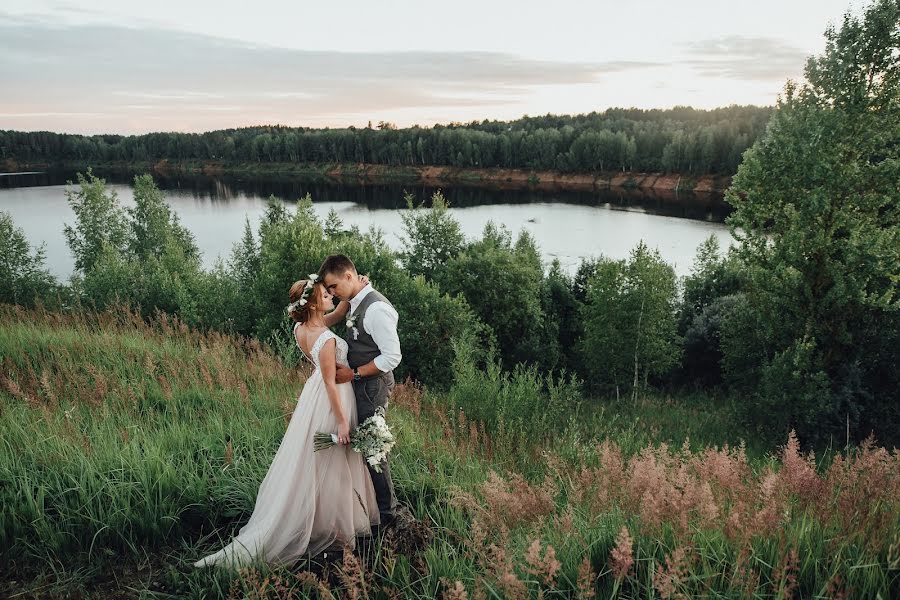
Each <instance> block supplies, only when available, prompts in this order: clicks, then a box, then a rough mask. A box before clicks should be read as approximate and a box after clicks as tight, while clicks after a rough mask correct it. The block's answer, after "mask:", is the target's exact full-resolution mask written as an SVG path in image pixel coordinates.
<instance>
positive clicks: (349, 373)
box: [334, 365, 353, 383]
mask: <svg viewBox="0 0 900 600" xmlns="http://www.w3.org/2000/svg"><path fill="white" fill-rule="evenodd" d="M351 379H353V369H351V368H350V367H345V366H344V365H335V370H334V382H335V383H347V382H348V381H350V380H351Z"/></svg>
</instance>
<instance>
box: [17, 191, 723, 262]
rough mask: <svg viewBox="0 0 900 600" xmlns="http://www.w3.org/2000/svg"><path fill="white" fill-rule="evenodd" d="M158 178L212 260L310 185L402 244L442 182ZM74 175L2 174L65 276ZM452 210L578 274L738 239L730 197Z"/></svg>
mask: <svg viewBox="0 0 900 600" xmlns="http://www.w3.org/2000/svg"><path fill="white" fill-rule="evenodd" d="M103 176H104V177H105V178H106V179H107V181H108V182H110V183H109V185H108V187H109V188H110V189H112V190H114V191H115V192H116V193H117V194H118V196H119V199H120V201H121V203H122V205H123V206H133V204H134V201H133V196H132V191H131V188H130V186H129V185H128V183H127V182H128V181H130V179H131V176H130V175H129V174H106V173H104V174H103ZM154 178H155V179H156V180H157V182H158V183H159V185H160V188H162V189H164V190H165V192H166V198H167V200H168V201H169V204H170V206H171V207H172V208H173V210H174V211H175V212H176V213H177V214H178V216H179V218H180V219H181V222H182V223H183V224H184V225H185V226H186V227H187V228H188V229H189V230H190V231H191V232H192V233H193V234H194V236H195V239H196V241H197V244H198V246H199V247H200V250H201V251H202V252H203V261H204V265H205V266H206V267H207V268H208V267H211V266H212V265H213V264H214V262H215V260H216V258H217V257H219V256H221V257H223V258H226V259H227V258H228V256H229V255H230V252H231V248H232V245H233V244H234V242H236V241H237V240H238V239H240V237H241V234H242V232H243V225H244V220H245V218H246V219H249V220H250V223H251V225H252V226H253V228H254V231H256V230H257V227H258V223H259V220H260V219H261V217H262V215H263V212H264V210H265V206H266V201H267V198H268V197H269V196H270V195H275V196H277V197H279V198H282V199H287V200H288V201H289V202H290V203H291V204H293V202H294V200H296V199H297V198H300V197H302V196H304V195H306V194H307V193H309V194H310V195H311V196H312V199H313V203H314V204H313V206H314V209H315V212H316V213H317V214H318V215H320V216H321V217H324V216H325V215H327V214H328V212H329V210H331V209H334V210H335V211H336V212H337V213H338V215H339V216H340V217H341V219H343V221H344V225H345V226H346V227H350V226H351V225H357V226H359V227H360V228H361V229H363V230H367V229H368V228H369V227H377V228H380V229H381V230H382V231H383V232H384V235H385V240H386V241H387V243H388V244H389V245H390V246H391V247H392V248H395V249H399V247H400V237H399V236H400V235H401V234H402V221H401V219H400V214H401V213H402V212H403V211H404V210H405V208H403V207H405V206H406V203H405V201H404V192H408V193H410V194H412V195H413V196H414V197H415V198H416V202H417V203H418V202H421V201H423V200H425V199H427V198H430V197H431V194H432V193H433V192H434V191H435V188H432V187H428V186H421V185H417V184H416V185H409V184H406V185H404V184H390V185H366V186H361V185H348V184H339V183H332V182H313V183H310V182H304V181H299V180H297V179H296V178H287V177H281V178H278V177H268V176H267V177H266V178H264V179H259V178H241V177H231V176H230V177H204V176H196V177H195V176H184V175H181V176H177V177H175V176H173V177H158V176H157V175H154ZM67 179H74V175H73V174H71V173H67V174H62V173H42V174H32V175H22V176H6V177H0V210H4V211H7V212H9V213H11V215H12V217H13V220H14V221H15V223H16V225H17V226H18V227H21V228H22V229H23V230H24V231H25V233H26V235H27V236H28V238H29V241H30V242H31V243H32V245H35V244H39V243H41V242H44V243H46V253H47V266H48V267H49V269H50V271H51V272H52V273H53V274H54V275H56V276H57V277H60V278H67V277H68V276H69V275H70V274H71V273H72V270H73V268H74V260H73V258H72V256H71V254H70V253H69V249H68V247H67V246H66V244H65V239H64V237H63V225H64V224H65V223H69V224H72V223H73V222H74V214H73V213H72V211H71V209H70V208H69V206H68V203H67V201H66V197H65V194H64V190H65V189H66V186H65V185H63V184H64V182H65V181H66V180H67ZM443 192H444V194H445V196H446V197H447V198H448V199H449V200H450V204H451V209H450V211H451V213H452V214H453V216H454V217H455V218H456V219H457V220H458V221H459V223H460V226H461V228H462V230H463V233H464V234H465V235H466V236H467V237H469V238H472V237H480V235H481V232H482V230H483V229H484V225H485V223H487V221H489V220H492V221H494V222H495V223H502V224H503V225H506V226H507V227H508V228H509V229H510V230H511V231H512V232H513V234H514V235H516V234H518V233H519V232H520V231H522V230H527V231H529V232H530V233H531V234H532V235H533V236H534V238H535V240H536V241H537V243H538V245H539V247H540V249H541V251H542V252H543V254H544V259H545V260H546V261H547V262H548V263H549V262H550V261H551V260H553V259H554V258H556V259H559V261H560V263H561V264H562V266H563V267H564V268H565V269H566V270H567V271H569V272H574V271H575V269H576V268H577V266H578V263H579V262H580V261H581V259H582V258H583V257H586V256H596V255H599V254H603V255H606V256H610V257H613V258H625V257H627V256H628V253H629V251H630V250H631V249H632V248H633V247H634V246H635V245H636V244H637V243H638V242H639V241H640V240H644V241H645V242H646V243H647V244H648V245H649V246H650V247H655V248H658V249H659V251H660V253H661V254H662V256H663V258H664V259H665V260H667V261H669V262H670V263H672V264H673V265H674V267H675V269H676V271H677V272H678V273H679V274H681V275H684V274H687V273H688V272H689V270H690V266H691V264H692V262H693V259H694V254H695V252H696V248H697V246H698V245H699V244H700V243H701V242H702V241H703V240H704V239H706V238H707V237H708V236H709V235H710V234H713V235H716V236H717V237H718V238H719V240H720V242H721V243H722V245H723V247H724V246H727V245H728V244H730V243H731V241H732V238H731V236H730V234H729V232H728V229H727V227H726V226H725V225H723V224H722V223H721V220H722V219H723V218H724V216H725V215H726V214H727V207H726V206H725V205H724V203H723V202H722V201H721V197H708V198H707V197H698V196H691V195H679V196H675V195H674V194H670V195H668V196H660V195H648V194H641V193H639V192H635V191H624V190H622V191H615V192H611V191H604V192H602V193H598V192H549V191H531V190H527V191H511V190H486V189H476V188H460V187H455V188H446V189H444V190H443Z"/></svg>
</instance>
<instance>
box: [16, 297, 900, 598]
mask: <svg viewBox="0 0 900 600" xmlns="http://www.w3.org/2000/svg"><path fill="white" fill-rule="evenodd" d="M0 355H2V372H0V440H2V442H0V443H2V451H0V562H2V564H4V565H6V568H5V571H4V573H3V575H2V576H0V591H2V592H9V594H10V595H12V594H13V593H24V596H22V597H27V596H28V595H29V594H31V595H33V596H45V595H50V596H54V595H56V596H60V597H63V596H66V595H72V594H75V595H86V596H90V595H92V594H93V595H95V596H96V597H103V596H104V593H105V592H104V591H102V590H103V589H107V588H103V587H102V585H100V583H98V582H100V581H101V580H102V578H103V574H105V573H109V572H112V573H118V575H117V577H119V578H120V581H119V583H118V584H117V585H125V586H129V587H131V588H133V589H134V590H137V591H136V592H135V594H137V593H144V594H149V595H157V596H158V597H175V596H177V597H197V598H200V597H273V598H274V597H285V598H286V597H296V596H298V595H311V596H319V597H329V596H333V597H339V596H343V595H347V596H350V597H353V596H354V595H356V597H421V598H425V597H428V598H431V597H436V596H444V597H448V598H467V597H472V598H476V597H510V598H515V597H538V596H551V597H582V598H594V597H597V598H599V597H626V598H628V597H635V598H636V597H662V598H673V597H700V596H703V597H720V596H721V597H750V598H787V597H802V598H813V597H821V598H825V597H833V598H836V597H878V596H879V595H880V596H881V597H883V598H887V597H890V596H891V595H892V594H894V595H896V593H897V592H898V573H900V516H898V513H900V511H898V510H897V509H898V505H897V504H898V498H900V468H898V467H900V456H898V453H897V452H896V451H894V452H888V451H887V450H885V449H883V448H879V447H878V446H876V445H875V444H874V443H870V444H866V445H863V446H861V447H859V448H856V449H852V450H849V451H847V452H845V453H837V454H834V455H833V456H832V457H831V458H830V459H829V460H828V461H827V464H825V463H823V462H822V461H820V462H819V463H818V464H817V463H816V461H815V459H813V458H812V457H811V456H808V455H804V454H802V453H801V452H800V450H799V448H798V447H797V444H796V440H794V439H793V438H789V439H788V440H787V441H786V444H785V446H784V447H783V448H781V449H779V450H778V451H777V452H774V453H766V452H764V449H762V448H757V447H755V446H754V445H753V443H752V440H748V444H746V445H744V444H741V441H742V440H744V439H746V438H745V435H744V433H743V432H742V431H740V430H738V429H735V428H733V427H732V426H731V425H730V423H729V421H728V418H727V411H724V412H723V410H722V405H721V404H715V405H709V404H704V402H703V399H700V398H691V399H687V400H683V399H669V398H655V399H645V400H644V401H642V402H640V403H638V404H632V403H630V402H629V403H626V404H622V405H619V404H617V403H615V402H613V401H600V402H598V401H594V400H590V399H585V398H583V397H582V395H581V392H580V388H579V386H578V385H577V382H572V381H571V380H567V379H565V378H563V379H558V380H555V381H553V382H546V381H543V380H542V379H540V378H539V377H537V376H536V374H535V373H534V372H531V371H528V370H520V371H517V372H515V373H512V374H504V373H502V372H500V371H499V370H496V369H487V370H478V369H467V368H466V367H465V365H464V364H462V363H461V364H460V365H459V369H458V370H459V380H458V382H457V384H456V386H454V388H452V389H451V390H450V391H449V392H447V393H432V392H430V391H427V390H423V389H421V388H420V387H418V386H416V385H413V384H410V383H407V384H404V385H401V386H398V388H397V390H396V392H395V394H394V397H393V400H392V406H391V409H390V414H389V416H390V419H391V422H392V425H393V427H394V429H395V431H396V433H397V435H398V438H399V440H398V441H399V443H398V446H397V447H396V449H395V454H394V456H393V458H392V471H393V474H394V478H395V483H396V485H397V489H398V494H399V496H400V498H401V501H402V502H404V503H405V504H407V505H408V506H409V507H410V508H411V510H412V511H413V513H414V515H415V516H416V518H417V519H418V520H419V521H420V523H422V524H423V525H425V526H427V527H428V528H429V529H430V531H431V541H430V543H429V544H428V545H427V546H425V547H424V548H408V547H404V546H403V545H402V543H394V541H396V540H394V541H391V540H389V539H386V541H385V542H383V543H376V544H375V545H374V546H371V547H361V552H360V553H359V554H358V555H354V554H349V553H348V554H346V555H345V556H344V559H343V561H342V562H339V563H337V564H335V565H332V566H330V567H327V568H325V570H324V571H322V570H320V569H318V568H315V567H314V566H313V565H307V564H301V565H299V566H298V567H297V568H294V569H284V568H269V567H266V566H265V565H254V566H253V567H252V568H248V569H244V570H242V571H240V572H237V573H232V572H228V571H215V570H204V571H194V570H193V569H191V568H190V561H192V560H195V559H196V558H198V557H199V556H202V555H203V554H204V553H205V552H207V551H209V550H211V549H213V548H214V547H217V546H218V545H219V544H220V543H222V541H224V540H226V539H227V538H228V537H230V535H231V534H232V533H233V532H234V531H235V530H236V529H237V528H238V527H239V526H240V525H242V524H243V522H245V521H246V519H247V518H248V517H249V514H250V512H251V511H252V508H253V503H254V500H255V495H256V491H257V488H258V485H259V482H260V481H261V480H262V477H263V476H264V474H265V472H266V469H267V468H268V466H269V463H270V461H271V458H272V456H273V455H274V451H275V448H276V447H277V445H278V443H279V442H280V439H281V436H282V435H283V433H284V428H285V425H286V422H287V419H288V418H289V417H290V415H291V413H292V411H293V409H294V405H295V401H296V398H297V396H298V395H299V391H300V388H301V386H302V383H303V380H304V378H305V376H306V373H305V372H304V371H303V369H302V368H296V367H293V368H292V367H289V366H286V365H285V360H284V359H283V358H282V357H285V358H286V357H287V354H286V353H285V352H284V351H277V350H276V349H273V348H270V347H268V346H265V345H262V344H260V343H258V342H255V341H252V340H245V339H241V338H235V337H228V336H223V335H221V334H217V333H204V332H198V331H194V330H191V329H189V328H187V327H186V326H184V325H183V324H182V323H180V322H179V321H178V320H176V319H172V318H169V317H165V316H163V315H159V316H158V317H157V318H156V319H154V320H153V321H152V322H151V323H145V322H144V321H143V320H142V319H141V318H140V317H139V316H138V315H136V314H134V313H132V312H129V311H128V310H127V309H121V308H120V309H115V310H111V311H108V312H105V313H98V314H94V313H79V314H68V315H60V314H53V313H48V312H45V311H42V310H35V311H23V310H20V309H15V308H12V307H7V306H0ZM723 415H724V416H723ZM726 443H728V445H727V446H726V445H725V444H726ZM129 565H130V567H129ZM148 572H149V573H150V574H148ZM13 580H15V581H16V582H18V583H16V584H13V583H12V581H13ZM23 581H24V582H26V583H24V584H23V583H21V582H23ZM104 585H112V584H110V583H109V582H107V583H106V584H104ZM3 586H6V587H5V588H4V587H3ZM29 590H32V591H31V592H29ZM34 590H38V591H34ZM98 590H99V591H98ZM141 590H143V591H142V592H141Z"/></svg>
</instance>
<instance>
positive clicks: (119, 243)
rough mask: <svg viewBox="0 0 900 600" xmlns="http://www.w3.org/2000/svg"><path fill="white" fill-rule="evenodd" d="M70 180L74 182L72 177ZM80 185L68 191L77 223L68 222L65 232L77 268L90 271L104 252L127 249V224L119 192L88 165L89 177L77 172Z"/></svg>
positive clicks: (68, 197) (70, 204)
mask: <svg viewBox="0 0 900 600" xmlns="http://www.w3.org/2000/svg"><path fill="white" fill-rule="evenodd" d="M69 184H70V185H73V184H72V182H71V181H70V182H69ZM78 185H79V188H78V189H75V190H66V192H65V193H66V198H67V199H68V201H69V206H70V207H71V208H72V211H73V212H74V213H75V225H74V227H73V226H71V225H68V224H67V225H66V226H65V228H64V230H63V233H64V234H65V236H66V243H67V244H68V245H69V249H70V250H71V251H72V255H73V256H74V257H75V268H76V269H77V270H78V271H81V272H82V273H88V272H89V271H90V270H91V269H92V268H93V267H94V264H95V263H96V262H97V261H98V260H99V259H100V256H101V255H103V254H107V253H108V252H110V251H112V252H121V251H122V250H124V247H125V240H126V237H127V235H128V226H127V224H126V221H125V214H124V213H123V212H122V208H121V207H120V206H119V199H118V195H117V194H116V193H115V192H114V191H110V192H108V193H107V191H106V181H104V180H103V179H100V178H98V177H94V175H93V173H91V170H90V169H88V171H87V177H85V176H84V175H82V174H81V173H78ZM107 247H108V248H109V250H107V249H106V248H107Z"/></svg>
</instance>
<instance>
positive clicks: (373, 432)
mask: <svg viewBox="0 0 900 600" xmlns="http://www.w3.org/2000/svg"><path fill="white" fill-rule="evenodd" d="M337 443H338V440H337V434H334V433H325V432H322V431H320V432H318V433H316V434H315V435H314V436H313V447H314V448H315V451H316V452H318V451H319V450H325V449H326V448H331V447H332V446H334V445H336V444H337ZM393 447H394V435H393V434H392V433H391V430H390V428H389V427H388V424H387V422H386V421H385V420H384V409H383V408H381V407H378V408H376V409H375V414H374V415H372V416H371V417H369V418H368V419H366V420H365V421H363V422H362V424H361V425H359V426H358V427H357V428H356V429H354V430H353V431H352V432H350V448H351V449H353V451H354V452H359V453H360V454H362V455H363V456H364V457H365V459H366V462H367V463H369V465H371V466H372V468H373V469H375V472H376V473H381V461H383V460H384V459H385V457H387V455H388V453H389V452H390V451H391V448H393Z"/></svg>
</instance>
